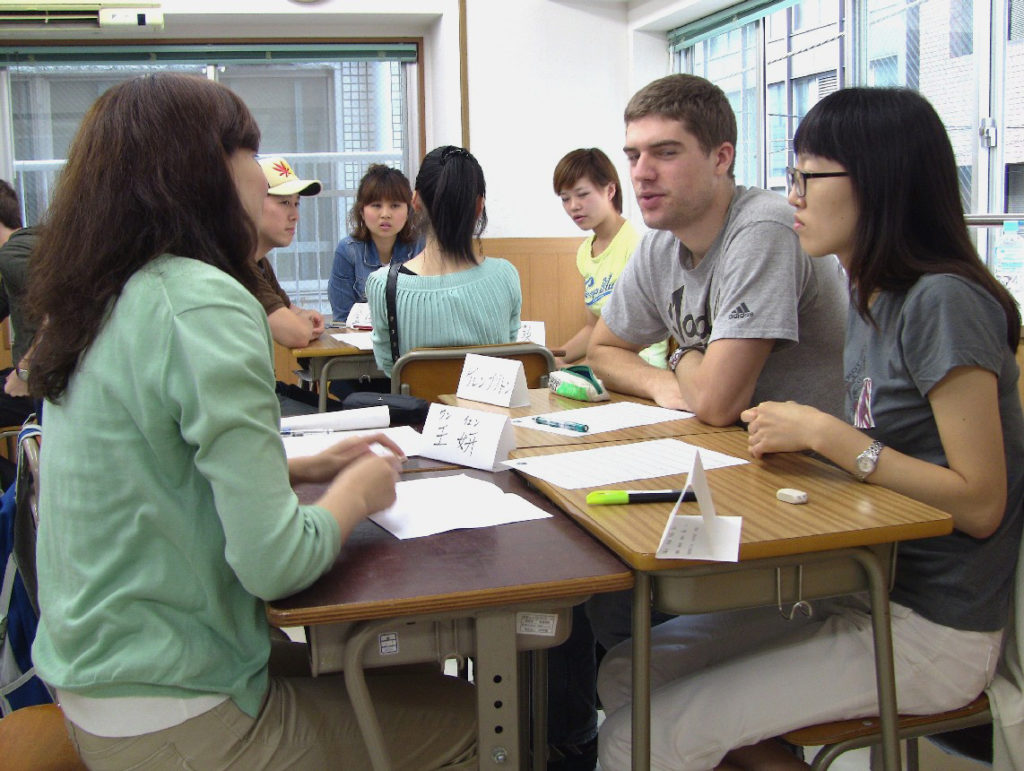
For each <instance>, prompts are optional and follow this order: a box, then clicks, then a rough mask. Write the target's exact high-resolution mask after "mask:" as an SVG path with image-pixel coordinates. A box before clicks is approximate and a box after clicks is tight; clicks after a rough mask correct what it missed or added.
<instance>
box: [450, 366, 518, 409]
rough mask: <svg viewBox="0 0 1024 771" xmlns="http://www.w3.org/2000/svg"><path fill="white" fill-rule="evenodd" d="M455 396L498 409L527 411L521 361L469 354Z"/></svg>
mask: <svg viewBox="0 0 1024 771" xmlns="http://www.w3.org/2000/svg"><path fill="white" fill-rule="evenodd" d="M455 395H456V396H457V397H459V398H460V399H472V400H473V401H476V402H484V403H485V404H496V405H497V406H499V407H525V406H526V405H528V404H529V403H530V394H529V392H528V391H527V390H526V372H525V371H524V370H523V363H522V362H521V361H516V360H515V359H502V358H499V357H497V356H481V355H480V354H478V353H467V354H466V362H465V363H464V364H463V365H462V377H460V378H459V388H458V390H457V391H456V392H455Z"/></svg>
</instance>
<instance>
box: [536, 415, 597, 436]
mask: <svg viewBox="0 0 1024 771" xmlns="http://www.w3.org/2000/svg"><path fill="white" fill-rule="evenodd" d="M533 421H534V422H535V423H540V424H541V425H542V426H551V427H552V428H567V429H569V430H570V431H579V432H581V433H583V432H586V431H589V430H590V426H587V425H584V424H583V423H570V422H568V421H560V420H551V419H549V418H542V417H539V416H538V417H535V418H534V419H533Z"/></svg>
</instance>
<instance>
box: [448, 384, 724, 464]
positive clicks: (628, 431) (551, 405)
mask: <svg viewBox="0 0 1024 771" xmlns="http://www.w3.org/2000/svg"><path fill="white" fill-rule="evenodd" d="M609 396H610V399H609V400H608V401H606V402H593V403H590V402H579V401H576V400H575V399H566V398H565V397H564V396H558V395H556V394H554V393H552V392H551V389H550V388H531V389H530V404H529V406H527V407H511V408H509V407H496V406H494V405H493V404H484V403H483V402H476V401H473V400H471V399H459V398H457V397H456V396H455V394H444V395H443V396H441V397H440V399H441V403H442V404H450V405H453V406H455V407H465V408H466V409H470V410H481V411H482V412H500V413H503V414H506V415H508V416H509V417H510V418H519V417H523V416H527V415H542V414H544V413H547V412H559V411H561V410H573V409H580V408H582V407H599V406H601V405H602V404H615V403H616V402H633V403H635V404H646V405H650V406H654V402H652V401H649V400H647V399H641V398H640V397H637V396H625V395H623V394H617V393H611V392H609ZM514 428H515V434H516V447H518V448H520V449H522V448H525V447H556V446H557V447H563V448H564V446H565V445H584V444H596V443H599V442H614V441H618V440H622V439H631V440H639V439H662V438H665V437H672V436H689V435H691V434H708V433H712V434H713V433H718V432H721V431H740V430H741V429H740V428H739V427H737V426H724V427H718V426H709V425H708V424H706V423H701V422H700V421H699V420H697V418H683V417H680V419H679V420H669V421H666V422H664V423H652V424H650V425H648V426H636V427H635V428H623V429H619V430H617V431H603V432H601V433H598V434H590V433H580V434H578V435H575V436H566V435H564V434H556V433H554V432H552V431H543V430H541V429H531V428H526V427H523V426H515V427H514Z"/></svg>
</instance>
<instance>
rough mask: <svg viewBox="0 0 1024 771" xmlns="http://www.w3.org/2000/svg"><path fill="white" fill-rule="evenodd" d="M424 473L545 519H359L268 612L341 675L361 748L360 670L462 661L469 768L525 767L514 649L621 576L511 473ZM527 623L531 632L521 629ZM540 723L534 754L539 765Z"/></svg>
mask: <svg viewBox="0 0 1024 771" xmlns="http://www.w3.org/2000/svg"><path fill="white" fill-rule="evenodd" d="M428 473H429V472H428ZM434 473H435V474H438V473H467V474H470V475H472V476H475V477H478V478H481V479H486V480H488V481H491V482H494V483H495V484H497V485H498V486H499V487H501V488H502V489H503V490H505V491H507V492H516V493H518V494H520V495H522V496H523V497H524V498H526V499H528V500H530V501H531V502H533V503H535V504H537V505H539V506H541V507H542V508H545V509H546V510H547V511H549V512H553V513H554V516H553V517H551V518H548V519H542V520H534V521H531V522H519V523H514V524H509V525H500V526H497V527H488V528H479V529H472V530H456V531H452V532H449V533H441V534H438V535H434V536H428V537H425V538H414V539H409V540H404V541H401V540H398V539H397V538H395V537H394V536H392V535H391V534H390V533H387V532H386V531H385V530H383V529H382V528H380V527H378V526H377V525H375V524H373V523H372V522H369V521H365V522H363V523H361V524H360V525H359V526H358V527H357V528H356V529H355V530H354V531H353V533H352V535H351V536H350V537H349V538H348V540H347V541H346V542H345V544H344V545H343V546H342V550H341V554H340V555H339V557H338V560H337V562H335V564H334V566H333V567H332V568H331V569H330V570H329V571H328V572H327V573H325V574H324V575H323V576H322V577H321V578H320V579H319V580H317V581H316V582H315V583H314V584H313V585H312V586H311V587H309V588H308V589H306V590H304V591H302V592H300V593H298V594H296V595H294V596H292V597H289V598H287V599H283V600H278V601H276V602H273V603H270V605H269V608H268V616H269V618H270V621H271V623H272V624H275V625H276V626H305V627H306V634H307V639H308V640H309V645H310V652H311V655H312V666H313V671H314V674H319V673H325V672H337V671H342V670H343V671H344V672H345V679H346V687H347V688H348V690H349V693H350V695H352V696H353V701H354V702H356V703H357V706H358V707H361V708H360V709H359V710H358V711H359V714H360V727H361V728H362V729H363V735H364V736H365V737H369V738H368V743H369V744H370V745H371V747H372V746H373V744H374V743H378V747H379V746H382V745H381V744H379V742H380V739H379V736H380V734H379V724H378V723H377V720H376V716H375V713H374V712H373V710H372V705H370V704H369V700H368V697H366V694H365V690H362V689H364V688H365V682H364V681H363V678H362V668H363V667H364V666H366V667H371V666H383V665H388V664H404V663H410V662H418V661H435V660H437V659H438V658H439V657H445V656H448V655H460V656H469V655H472V656H474V657H475V664H476V670H475V674H476V677H475V680H476V684H477V715H478V723H477V730H478V742H479V743H478V748H479V754H480V768H481V769H514V768H526V756H527V753H526V750H525V740H526V738H527V732H526V731H525V730H524V726H523V725H522V723H521V720H520V718H521V714H520V713H521V707H522V706H525V702H526V700H525V699H522V701H521V698H522V696H523V693H522V691H521V688H522V686H521V678H520V655H519V652H520V651H523V650H533V649H541V648H546V647H551V646H552V645H556V644H559V643H560V642H562V641H564V639H565V637H566V636H567V635H568V632H569V624H570V623H571V608H572V606H573V605H575V604H578V603H579V602H581V601H582V600H583V599H585V598H586V597H588V596H589V595H591V594H595V593H601V592H610V591H618V590H621V589H626V588H629V587H631V586H632V585H633V575H632V572H631V571H630V570H629V569H628V568H627V567H626V566H625V565H623V564H622V563H621V562H620V561H619V560H618V559H617V558H616V557H615V556H614V555H612V554H611V553H610V552H609V551H608V550H607V549H605V547H603V546H602V545H601V544H600V543H598V542H597V541H596V540H594V539H593V538H591V537H590V536H589V535H587V534H586V533H585V532H583V531H582V530H581V529H580V528H579V527H577V526H576V525H575V524H574V523H573V522H572V521H571V520H570V519H569V518H568V517H566V516H565V515H564V514H562V513H561V512H559V511H558V510H557V509H556V508H555V507H554V506H553V505H552V504H551V503H549V502H548V501H547V500H546V499H545V498H544V496H543V495H541V494H539V493H538V492H537V491H535V490H532V489H530V488H528V487H527V485H525V484H524V482H523V481H522V480H521V479H520V478H519V477H518V476H517V475H515V474H513V473H512V472H509V471H505V472H498V473H494V474H492V473H490V472H481V471H473V470H469V469H460V471H459V472H434ZM421 476H422V474H418V475H417V477H421ZM322 489H323V487H322V486H312V485H307V486H303V487H301V488H300V490H299V493H300V498H301V499H302V500H313V499H315V497H316V496H317V495H318V494H319V492H320V491H321V490H322ZM523 613H526V614H532V615H530V616H525V617H524V616H522V615H519V614H523ZM556 616H557V622H556V621H555V617H556ZM531 621H532V622H533V623H534V624H535V625H536V627H535V629H536V631H538V634H531V633H529V632H530V630H529V628H528V624H529V622H531ZM545 624H548V625H549V627H550V625H554V627H555V628H554V629H553V630H552V629H550V628H545ZM524 625H526V626H524ZM552 632H554V633H555V634H552ZM534 690H535V694H536V696H535V705H534V706H535V708H538V710H539V711H540V712H541V713H543V711H544V709H545V708H546V703H545V702H544V698H545V694H544V693H543V692H538V689H536V688H535V689H534ZM537 699H539V701H536V700H537ZM367 706H369V707H370V709H367ZM382 717H384V716H382ZM540 727H541V729H542V730H541V731H539V732H536V733H535V742H537V744H535V746H534V758H535V768H541V769H542V768H544V764H545V762H546V761H545V760H544V747H543V745H542V744H540V739H543V738H544V737H543V734H544V732H543V724H542V725H541V726H540ZM375 737H376V738H375ZM545 743H546V742H545ZM373 752H374V751H373V750H372V749H371V757H374V754H373ZM377 757H379V754H378V756H377ZM378 767H385V766H377V765H375V768H378Z"/></svg>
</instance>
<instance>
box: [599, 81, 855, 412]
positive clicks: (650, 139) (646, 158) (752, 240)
mask: <svg viewBox="0 0 1024 771" xmlns="http://www.w3.org/2000/svg"><path fill="white" fill-rule="evenodd" d="M735 145H736V119H735V116H734V115H733V112H732V108H731V107H730V106H729V102H728V100H727V99H726V97H725V95H724V94H723V93H722V91H721V90H720V89H719V88H718V87H717V86H714V85H712V84H711V83H709V82H708V81H706V80H704V79H703V78H698V77H695V76H691V75H670V76H668V77H666V78H662V79H660V80H657V81H654V82H653V83H651V84H649V85H648V86H646V87H645V88H644V89H642V90H641V91H639V92H638V93H637V94H636V95H635V96H634V97H633V98H632V99H631V100H630V103H629V105H628V106H627V107H626V146H625V151H626V156H627V157H628V158H629V163H630V177H631V179H632V181H633V188H634V191H635V193H636V197H637V202H638V203H639V204H640V210H641V212H642V214H643V218H644V222H645V223H646V224H647V226H648V227H650V228H651V229H652V232H649V233H647V235H646V236H644V239H643V241H642V242H641V244H640V247H639V248H638V250H637V253H636V254H635V255H634V257H633V258H632V259H631V260H630V262H629V263H628V264H627V266H626V269H625V270H624V271H623V273H622V275H621V277H620V278H619V281H618V283H617V284H616V287H615V291H614V292H612V296H611V299H610V300H609V301H608V303H607V305H606V306H605V308H604V311H603V313H602V317H601V319H600V320H599V321H598V323H597V326H596V328H595V329H594V332H593V334H592V336H591V340H590V346H589V348H588V350H587V358H588V360H589V362H590V364H591V366H593V367H594V369H595V370H596V372H597V374H598V375H599V376H600V377H601V378H602V379H603V380H604V382H605V385H606V386H608V388H610V389H611V390H613V391H621V392H624V393H631V394H635V395H637V396H644V397H647V398H650V399H653V400H654V401H655V402H657V403H658V404H660V405H662V406H664V407H670V408H675V409H688V410H691V411H693V412H695V413H696V414H697V417H698V418H700V419H701V420H703V421H704V422H706V423H710V424H713V425H728V424H730V423H734V422H736V421H737V420H738V419H739V415H740V413H741V412H742V411H743V410H744V409H746V408H747V407H749V406H751V405H752V404H757V403H758V402H760V401H764V400H776V401H784V400H787V399H795V400H799V401H800V402H802V403H805V404H813V405H814V406H816V407H818V408H819V409H822V410H823V411H826V412H828V413H830V414H833V415H841V414H842V407H843V381H842V347H843V331H844V328H845V321H846V309H847V304H848V294H847V289H846V280H845V277H844V276H843V273H842V270H841V268H840V267H839V264H838V262H837V261H836V260H834V259H827V260H818V261H812V260H811V259H810V258H809V257H808V256H807V255H806V254H805V253H804V252H803V251H802V250H801V249H800V245H799V241H798V240H797V237H796V235H795V234H794V232H793V230H792V227H791V225H792V222H793V212H792V210H791V209H790V207H789V205H788V204H787V203H786V201H785V199H784V198H782V196H779V195H776V194H774V193H771V192H768V191H765V190H760V189H754V188H742V187H738V186H737V185H736V182H735V179H734V178H733V160H734V157H735ZM667 334H671V335H672V336H673V337H674V338H675V339H676V342H677V343H679V350H678V351H677V352H676V354H675V356H674V357H673V359H672V361H671V364H672V365H674V366H673V369H672V370H660V371H659V370H657V369H656V368H654V367H651V366H650V365H647V364H645V363H644V362H643V360H642V359H640V357H639V356H638V355H637V351H639V350H641V349H642V348H644V347H645V346H646V345H649V344H650V343H651V342H653V341H655V340H659V339H664V337H665V336H666V335H667Z"/></svg>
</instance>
